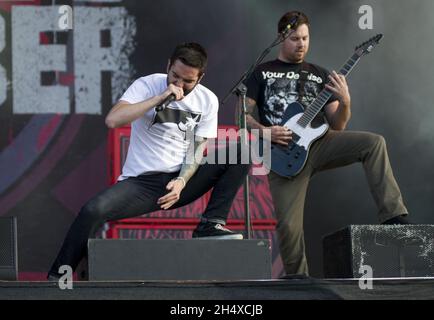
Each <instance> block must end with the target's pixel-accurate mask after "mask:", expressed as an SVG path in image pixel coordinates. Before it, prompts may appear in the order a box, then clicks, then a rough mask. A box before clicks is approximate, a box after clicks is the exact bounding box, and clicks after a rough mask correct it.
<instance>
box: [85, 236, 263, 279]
mask: <svg viewBox="0 0 434 320" xmlns="http://www.w3.org/2000/svg"><path fill="white" fill-rule="evenodd" d="M88 260H89V261H88V263H89V280H90V281H92V280H248V279H270V278H271V255H270V241H269V240H250V239H249V240H211V239H179V240H172V239H161V240H160V239H158V240H131V239H123V240H104V239H90V240H89V242H88Z"/></svg>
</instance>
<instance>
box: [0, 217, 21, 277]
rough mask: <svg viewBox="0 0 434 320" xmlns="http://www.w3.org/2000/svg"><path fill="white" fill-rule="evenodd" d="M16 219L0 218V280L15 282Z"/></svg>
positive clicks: (16, 273) (16, 265)
mask: <svg viewBox="0 0 434 320" xmlns="http://www.w3.org/2000/svg"><path fill="white" fill-rule="evenodd" d="M17 251H18V249H17V218H16V217H2V218H0V280H17V277H18V261H17V260H18V258H17V257H18V255H17Z"/></svg>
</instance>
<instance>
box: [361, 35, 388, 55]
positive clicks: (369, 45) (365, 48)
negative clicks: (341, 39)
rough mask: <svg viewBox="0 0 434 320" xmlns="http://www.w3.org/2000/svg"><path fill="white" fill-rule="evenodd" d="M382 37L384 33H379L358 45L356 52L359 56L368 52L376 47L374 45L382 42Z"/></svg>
mask: <svg viewBox="0 0 434 320" xmlns="http://www.w3.org/2000/svg"><path fill="white" fill-rule="evenodd" d="M381 38H383V34H381V33H379V34H377V35H376V36H374V37H372V38H371V39H369V40H368V41H365V42H363V43H362V44H360V45H358V46H357V47H356V49H355V51H356V53H357V54H358V55H359V56H362V55H365V54H368V53H370V52H371V51H372V49H374V47H375V46H376V45H377V44H378V43H379V42H380V40H381Z"/></svg>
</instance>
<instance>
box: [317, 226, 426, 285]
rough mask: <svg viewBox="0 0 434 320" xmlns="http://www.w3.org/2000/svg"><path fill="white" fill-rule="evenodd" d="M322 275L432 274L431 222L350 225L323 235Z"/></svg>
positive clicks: (352, 276)
mask: <svg viewBox="0 0 434 320" xmlns="http://www.w3.org/2000/svg"><path fill="white" fill-rule="evenodd" d="M323 253H324V276H325V277H326V278H360V277H361V276H362V275H364V274H365V273H364V272H365V271H363V270H361V269H360V268H361V267H364V266H369V267H371V268H372V277H373V278H389V277H433V276H434V225H350V226H348V227H346V228H344V229H342V230H339V231H337V232H335V233H333V234H331V235H328V236H326V237H324V239H323Z"/></svg>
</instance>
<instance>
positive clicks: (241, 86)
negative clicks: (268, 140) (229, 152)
mask: <svg viewBox="0 0 434 320" xmlns="http://www.w3.org/2000/svg"><path fill="white" fill-rule="evenodd" d="M291 33H292V30H291V29H289V28H288V29H287V31H286V32H284V33H283V34H279V35H278V36H277V38H276V39H275V40H274V41H273V42H272V43H271V44H270V45H269V46H268V47H267V48H266V49H265V50H264V51H263V52H262V53H261V54H260V56H259V57H258V58H257V59H256V61H255V62H254V63H253V64H252V65H251V66H250V68H249V69H248V70H247V71H246V72H244V74H243V75H242V76H241V78H240V80H238V81H237V82H236V83H235V85H234V86H233V87H232V89H231V90H229V92H228V93H227V94H226V96H225V98H224V99H223V101H222V105H224V104H225V103H226V101H227V100H228V99H229V97H230V96H231V95H232V94H235V95H236V96H237V97H238V100H239V105H240V107H241V108H240V111H241V114H240V116H239V119H238V128H239V131H240V133H241V134H240V139H241V148H245V150H247V151H250V148H249V138H248V131H247V107H246V94H247V86H246V85H245V83H244V82H245V81H246V79H248V78H249V77H250V75H251V74H252V73H253V71H254V70H255V69H256V67H257V66H258V65H259V64H260V63H261V62H262V60H264V58H265V57H266V56H267V55H268V53H269V52H270V51H271V49H272V48H273V47H275V46H277V45H279V44H280V43H282V42H283V41H285V39H286V38H288V37H289V35H290V34H291ZM248 156H249V157H250V152H249V153H248ZM249 198H250V191H249V175H247V176H246V179H245V181H244V221H245V234H246V239H250V238H251V236H252V226H251V217H250V203H249Z"/></svg>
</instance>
